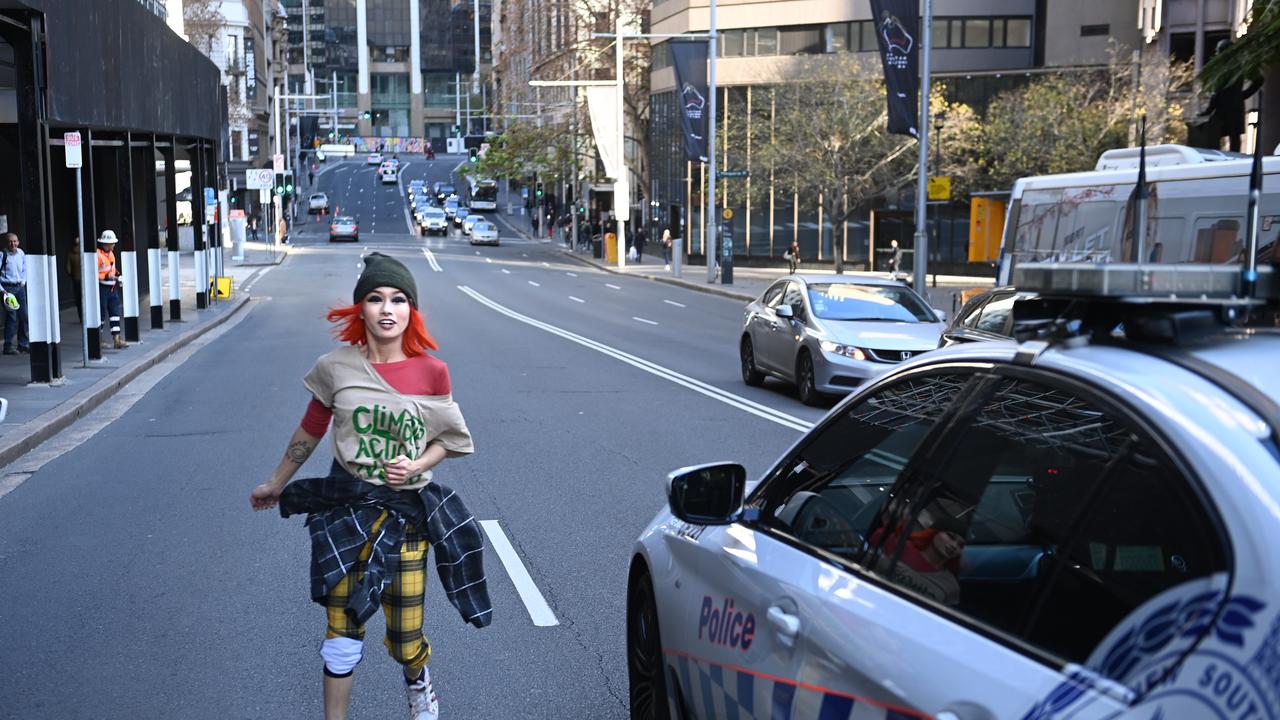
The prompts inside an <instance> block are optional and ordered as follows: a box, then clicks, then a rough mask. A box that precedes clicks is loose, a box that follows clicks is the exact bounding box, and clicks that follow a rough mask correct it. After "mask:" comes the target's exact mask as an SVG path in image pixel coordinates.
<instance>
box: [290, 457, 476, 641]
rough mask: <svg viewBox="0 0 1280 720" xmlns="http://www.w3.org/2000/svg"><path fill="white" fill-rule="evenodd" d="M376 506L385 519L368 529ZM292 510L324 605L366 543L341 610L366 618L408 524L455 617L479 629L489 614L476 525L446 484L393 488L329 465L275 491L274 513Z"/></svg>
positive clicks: (386, 579)
mask: <svg viewBox="0 0 1280 720" xmlns="http://www.w3.org/2000/svg"><path fill="white" fill-rule="evenodd" d="M384 510H385V511H387V519H386V521H385V522H383V523H382V525H381V526H379V527H377V529H376V530H375V525H376V524H377V521H378V518H380V517H382V513H383V511H384ZM300 513H307V529H308V530H309V531H310V533H311V599H312V600H314V601H315V602H317V603H319V604H321V605H323V604H324V601H325V597H327V596H328V594H329V591H330V590H332V589H333V587H334V586H335V585H337V584H338V581H339V580H341V579H342V578H343V577H344V576H346V574H347V573H349V572H350V571H351V570H352V568H354V567H355V566H356V563H357V562H358V561H359V559H360V552H361V551H362V550H363V549H364V546H365V544H366V543H370V545H371V548H370V553H369V559H368V561H367V566H366V569H365V574H364V577H363V578H362V579H361V580H360V582H359V583H358V584H357V585H356V587H355V588H354V589H353V590H352V593H351V596H350V598H349V599H348V601H347V607H346V611H347V613H348V614H349V615H351V616H352V617H353V618H354V619H355V620H356V621H357V622H358V623H360V624H361V625H363V624H364V623H365V622H366V621H367V620H368V619H369V618H371V617H373V615H374V613H376V612H377V611H378V606H379V604H380V603H381V600H382V591H383V590H384V589H386V587H387V585H389V584H390V583H391V575H392V572H393V571H394V570H395V568H396V565H397V563H399V561H400V546H401V544H403V543H404V539H405V533H406V525H407V524H408V525H412V526H413V527H414V528H416V529H417V530H418V532H420V533H422V535H423V537H425V538H426V539H427V542H429V543H430V544H431V548H432V550H434V551H435V556H436V572H437V573H438V574H439V576H440V583H441V585H442V586H443V587H444V591H445V594H446V595H447V596H448V598H449V602H450V603H452V604H453V606H454V607H455V608H457V610H458V612H459V613H461V615H462V619H463V621H464V622H468V623H471V624H472V625H474V626H476V627H485V626H486V625H488V624H489V623H490V621H491V620H492V619H493V605H492V603H491V602H490V601H489V590H488V585H487V584H486V582H485V576H484V552H483V550H484V538H483V537H482V535H481V531H480V525H479V523H477V522H476V519H475V517H474V516H473V515H472V514H471V512H470V511H469V510H467V506H466V505H464V504H463V503H462V498H460V497H458V495H457V493H455V492H454V491H453V490H451V489H449V488H447V487H445V486H443V485H439V484H436V483H430V484H428V485H427V486H426V487H424V488H422V489H421V490H418V491H416V492H415V491H408V490H393V489H391V488H390V487H386V486H382V485H373V484H371V483H367V482H365V481H363V480H360V479H358V478H356V477H355V476H353V475H351V474H350V473H348V472H347V471H346V469H345V468H343V467H342V466H341V465H339V464H337V463H334V464H333V467H332V468H331V469H330V471H329V475H328V476H327V477H319V478H303V479H300V480H295V481H293V482H291V483H289V485H288V486H286V487H285V489H284V492H282V493H281V494H280V515H281V517H289V516H290V515H297V514H300Z"/></svg>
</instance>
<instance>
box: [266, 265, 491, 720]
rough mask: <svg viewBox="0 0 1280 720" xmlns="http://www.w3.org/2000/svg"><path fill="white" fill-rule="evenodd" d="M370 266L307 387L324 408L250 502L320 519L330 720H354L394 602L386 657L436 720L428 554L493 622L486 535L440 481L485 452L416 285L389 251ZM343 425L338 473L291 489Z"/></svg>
mask: <svg viewBox="0 0 1280 720" xmlns="http://www.w3.org/2000/svg"><path fill="white" fill-rule="evenodd" d="M364 264H365V267H364V271H363V272H362V273H361V275H360V279H359V280H358V281H357V283H356V287H355V291H354V292H353V294H352V304H351V305H350V306H348V307H341V308H333V309H331V310H330V311H329V314H328V318H329V320H330V321H331V322H334V323H335V324H336V328H335V335H336V336H337V337H338V339H339V340H341V341H343V342H345V343H346V344H345V345H344V346H342V347H340V348H339V349H337V350H334V351H333V352H330V353H328V354H326V355H324V356H322V357H321V358H320V359H319V360H317V361H316V364H315V366H314V367H313V368H312V369H311V371H310V372H308V373H307V375H306V377H305V378H304V379H303V384H304V385H306V387H307V389H308V390H310V391H311V394H312V396H313V397H312V400H311V403H310V405H309V406H308V408H307V412H306V415H305V416H304V417H303V419H302V423H301V426H300V427H299V428H298V429H297V430H296V431H295V432H294V434H293V437H292V438H291V439H290V441H289V447H288V450H287V451H286V453H285V456H284V458H283V459H282V460H281V461H280V464H279V465H278V466H277V467H276V469H275V471H274V472H273V473H272V474H271V478H270V479H269V480H267V481H266V482H264V483H262V484H261V485H259V486H257V487H256V488H254V489H253V491H252V492H251V493H250V503H251V505H252V506H253V509H254V510H265V509H268V508H271V507H274V506H275V505H276V504H277V502H278V503H279V505H280V513H281V515H283V516H285V517H288V516H289V515H292V514H296V513H307V528H308V530H309V531H310V533H311V541H312V547H311V552H312V559H311V597H312V600H314V601H316V602H317V603H320V604H322V605H324V606H325V609H326V614H327V618H328V627H327V631H326V633H325V640H324V643H323V644H322V645H321V648H320V655H321V657H322V658H323V659H324V710H325V718H326V719H327V720H344V719H345V718H346V716H347V706H348V703H349V700H350V697H351V688H352V682H353V675H352V672H353V670H354V668H355V666H356V664H357V663H359V662H360V660H361V658H362V656H363V644H364V643H363V640H364V625H365V622H366V621H367V620H368V619H369V618H370V617H372V616H373V615H374V614H375V613H376V612H377V609H378V605H379V604H381V606H382V608H383V614H384V615H385V618H386V625H387V635H386V640H385V645H386V646H387V649H388V651H389V652H390V654H391V656H392V658H394V659H395V660H396V662H398V663H399V664H400V665H401V666H402V668H403V670H404V680H405V691H406V694H407V695H408V700H409V708H410V712H409V717H410V718H411V720H436V718H438V717H439V704H438V702H437V699H436V695H435V691H434V689H433V688H432V685H431V675H430V673H429V672H428V671H427V667H426V666H427V661H428V659H429V658H430V656H431V646H430V644H429V643H428V642H427V639H426V637H425V636H424V634H423V593H424V590H425V587H426V555H427V549H428V547H431V546H434V548H435V555H436V565H437V570H438V572H439V575H440V578H441V581H442V585H443V586H444V589H445V592H446V594H447V596H448V597H449V600H450V602H451V603H452V604H453V605H454V607H455V608H457V609H458V611H459V612H460V613H461V614H462V617H463V620H465V621H466V622H469V623H471V624H473V625H475V626H476V627H484V626H486V625H488V624H489V622H490V620H491V605H490V603H489V597H488V593H487V590H486V585H485V581H484V568H483V565H482V562H481V556H482V554H483V553H482V552H480V550H481V549H482V548H483V541H482V539H481V535H480V530H479V528H478V526H477V525H476V522H475V520H474V519H473V518H472V516H471V513H470V512H468V511H467V510H466V508H465V506H463V505H462V502H461V500H460V499H459V498H458V496H457V495H456V494H455V493H454V492H453V491H451V490H449V489H448V488H444V487H442V486H440V485H438V484H435V483H433V482H432V480H431V478H432V468H434V467H435V466H436V465H438V464H439V463H440V462H441V461H442V460H444V459H445V458H447V457H457V456H459V455H464V454H467V453H470V452H472V450H473V448H472V444H471V435H470V433H468V431H467V426H466V423H465V421H464V420H463V418H462V413H461V412H460V411H459V409H458V406H457V405H456V404H455V403H454V402H453V398H452V395H451V388H450V383H449V370H448V368H447V367H446V366H445V364H444V362H442V361H440V360H439V359H437V358H434V357H432V356H430V355H428V354H427V353H426V350H428V349H431V350H435V349H437V345H436V342H435V340H434V339H432V337H431V336H430V335H429V334H428V333H427V330H426V328H425V326H424V325H423V323H422V317H421V315H420V314H419V312H418V309H417V304H418V302H417V301H418V293H417V286H416V284H415V283H414V280H413V275H412V273H410V272H409V269H408V268H406V267H405V266H404V265H403V264H402V263H400V262H399V261H398V260H396V259H394V258H392V257H389V256H387V255H383V254H381V253H376V252H375V253H371V254H369V255H368V256H367V257H365V258H364ZM331 421H332V424H333V455H334V462H333V466H332V469H331V470H330V473H329V475H328V476H327V477H323V478H312V479H303V480H297V481H295V482H293V483H289V480H290V478H292V477H293V475H294V473H296V472H297V470H298V468H299V467H301V466H302V464H303V463H305V462H306V460H307V458H309V457H310V456H311V453H312V452H313V451H314V450H315V449H316V447H317V445H318V444H319V442H320V438H321V437H322V436H323V435H324V434H325V431H326V429H327V428H328V426H329V424H330V422H331ZM286 484H288V486H287V487H286Z"/></svg>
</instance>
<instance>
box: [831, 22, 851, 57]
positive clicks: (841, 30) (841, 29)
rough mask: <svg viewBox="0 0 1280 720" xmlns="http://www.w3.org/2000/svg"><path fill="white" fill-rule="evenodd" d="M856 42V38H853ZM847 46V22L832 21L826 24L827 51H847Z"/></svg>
mask: <svg viewBox="0 0 1280 720" xmlns="http://www.w3.org/2000/svg"><path fill="white" fill-rule="evenodd" d="M855 42H856V40H855ZM850 49H855V50H856V49H857V48H856V46H855V47H854V48H850V47H849V23H847V22H845V23H832V24H830V25H828V26H827V52H831V53H838V52H848V51H849V50H850Z"/></svg>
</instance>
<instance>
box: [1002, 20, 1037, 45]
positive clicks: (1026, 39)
mask: <svg viewBox="0 0 1280 720" xmlns="http://www.w3.org/2000/svg"><path fill="white" fill-rule="evenodd" d="M1004 22H1005V36H1004V37H1005V40H1004V45H1005V47H1011V48H1029V47H1031V19H1030V18H1009V19H1007V20H1005V21H1004Z"/></svg>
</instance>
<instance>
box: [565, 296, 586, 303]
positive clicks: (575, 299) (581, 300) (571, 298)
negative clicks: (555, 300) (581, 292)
mask: <svg viewBox="0 0 1280 720" xmlns="http://www.w3.org/2000/svg"><path fill="white" fill-rule="evenodd" d="M569 299H570V300H572V301H574V302H580V303H585V302H586V300H583V299H582V298H580V297H574V296H572V295H570V296H569Z"/></svg>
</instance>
